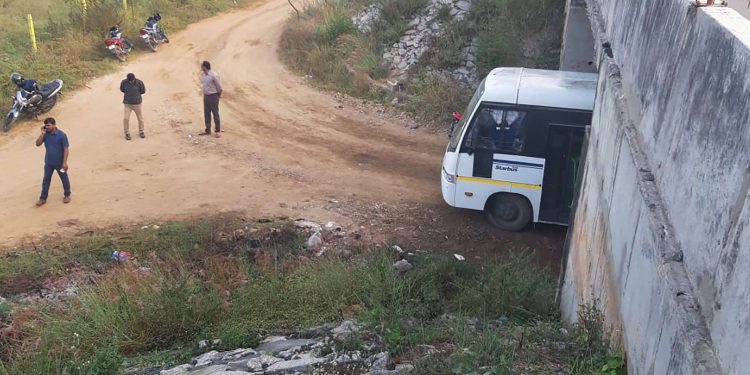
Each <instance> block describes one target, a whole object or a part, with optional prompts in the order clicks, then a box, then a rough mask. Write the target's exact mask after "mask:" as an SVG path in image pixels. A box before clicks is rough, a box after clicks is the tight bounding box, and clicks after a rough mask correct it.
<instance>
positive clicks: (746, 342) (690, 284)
mask: <svg viewBox="0 0 750 375" xmlns="http://www.w3.org/2000/svg"><path fill="white" fill-rule="evenodd" d="M587 4H588V8H589V12H590V18H591V19H592V21H593V28H594V35H595V38H594V39H595V40H596V41H597V44H599V45H600V44H601V43H604V42H609V43H610V44H611V46H612V52H613V58H608V57H606V56H605V55H604V54H603V51H602V50H601V48H598V50H597V55H598V56H599V59H598V61H599V62H600V83H599V91H598V94H597V102H596V109H595V113H594V121H593V124H592V128H591V133H590V134H591V136H590V139H589V149H588V152H587V158H586V165H585V170H584V176H583V180H582V187H581V194H580V198H579V201H578V207H577V211H576V215H575V219H574V224H573V226H572V227H571V232H570V238H569V249H568V257H567V259H566V261H565V262H566V263H565V265H564V271H565V278H564V282H563V287H562V289H561V294H560V297H561V305H562V308H563V311H564V314H565V316H566V317H567V318H568V319H570V320H575V318H576V313H577V308H578V305H580V304H591V303H593V302H594V301H598V305H599V307H600V308H601V309H602V310H603V312H604V314H605V321H606V325H607V327H608V328H609V329H610V331H611V332H612V335H613V340H614V342H615V343H616V344H618V345H621V346H623V348H624V349H625V350H626V351H627V353H628V359H629V367H630V370H631V373H633V374H644V373H645V374H652V373H653V374H666V373H675V374H719V373H726V374H743V373H747V371H748V369H750V355H747V354H746V352H747V348H749V347H750V282H749V281H750V267H749V266H750V230H745V228H746V227H747V226H748V224H750V207H748V204H749V203H748V199H747V197H748V189H749V188H750V122H749V121H748V120H749V117H750V104H748V100H750V95H748V94H750V92H749V91H750V74H746V73H745V72H748V71H749V70H748V69H749V68H750V66H748V65H749V64H750V21H748V20H746V19H744V18H742V17H741V16H739V15H738V14H736V13H735V12H734V11H733V10H730V9H726V8H694V7H691V6H690V5H689V2H688V1H687V0H685V1H678V0H661V1H603V0H588V1H587Z"/></svg>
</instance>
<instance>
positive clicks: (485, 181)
mask: <svg viewBox="0 0 750 375" xmlns="http://www.w3.org/2000/svg"><path fill="white" fill-rule="evenodd" d="M456 180H458V181H466V182H478V183H480V184H491V185H501V186H511V187H517V188H524V189H532V190H542V186H541V185H531V184H522V183H519V182H510V181H499V180H491V179H489V178H477V177H462V176H458V177H456Z"/></svg>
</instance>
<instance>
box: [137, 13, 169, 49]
mask: <svg viewBox="0 0 750 375" xmlns="http://www.w3.org/2000/svg"><path fill="white" fill-rule="evenodd" d="M160 20H161V15H160V14H159V13H156V14H154V15H153V16H151V17H149V18H148V20H147V21H146V24H145V25H144V27H142V28H141V32H140V33H141V39H143V42H144V43H146V45H147V46H148V48H150V49H151V50H152V51H154V52H156V49H157V46H158V45H159V44H162V43H169V38H167V34H166V33H165V32H164V29H162V28H161V26H159V24H158V23H157V22H158V21H160Z"/></svg>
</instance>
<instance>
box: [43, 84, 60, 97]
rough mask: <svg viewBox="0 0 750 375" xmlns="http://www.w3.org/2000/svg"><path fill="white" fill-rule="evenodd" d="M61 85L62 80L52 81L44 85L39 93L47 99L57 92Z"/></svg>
mask: <svg viewBox="0 0 750 375" xmlns="http://www.w3.org/2000/svg"><path fill="white" fill-rule="evenodd" d="M60 84H61V83H60V80H55V81H52V82H48V83H45V84H43V85H42V86H41V87H40V88H39V91H40V92H41V93H42V96H43V97H45V98H46V97H48V96H49V95H50V94H52V93H53V92H55V90H57V89H58V88H59V87H60Z"/></svg>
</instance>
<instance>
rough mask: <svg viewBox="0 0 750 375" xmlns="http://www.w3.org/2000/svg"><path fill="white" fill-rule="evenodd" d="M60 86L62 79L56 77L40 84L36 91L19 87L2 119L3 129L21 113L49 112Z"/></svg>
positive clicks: (58, 93)
mask: <svg viewBox="0 0 750 375" xmlns="http://www.w3.org/2000/svg"><path fill="white" fill-rule="evenodd" d="M62 86H63V81H62V80H61V79H56V80H54V81H52V82H49V83H45V84H44V85H42V86H41V87H40V89H39V91H38V92H36V91H34V92H29V91H26V90H24V89H22V88H20V87H19V88H18V91H17V92H16V96H15V97H14V98H13V106H12V107H11V108H10V111H9V112H8V114H7V115H6V116H5V121H3V131H4V132H7V131H8V130H9V129H10V126H11V125H12V124H13V123H14V122H16V120H17V119H18V117H19V116H20V115H21V114H27V115H33V116H37V115H39V114H41V113H47V112H49V111H50V110H51V109H52V107H54V106H55V103H57V97H58V96H59V95H60V90H61V89H62Z"/></svg>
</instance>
